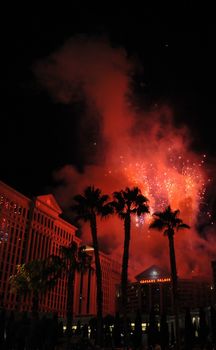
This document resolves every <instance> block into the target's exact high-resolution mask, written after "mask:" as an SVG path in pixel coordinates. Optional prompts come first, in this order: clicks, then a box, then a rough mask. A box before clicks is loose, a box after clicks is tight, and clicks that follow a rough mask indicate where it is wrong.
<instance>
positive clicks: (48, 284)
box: [9, 255, 62, 317]
mask: <svg viewBox="0 0 216 350" xmlns="http://www.w3.org/2000/svg"><path fill="white" fill-rule="evenodd" d="M61 268H62V267H61V259H60V258H59V257H58V256H53V255H51V256H49V257H48V258H46V259H45V260H34V261H31V262H28V263H26V264H22V265H17V273H16V274H15V275H12V276H10V280H9V281H10V285H11V291H12V292H13V291H15V292H16V291H18V292H20V293H21V294H26V293H32V315H33V317H35V316H36V315H37V314H38V309H39V298H40V295H42V294H44V293H46V291H47V290H48V289H52V288H54V287H55V285H56V283H57V281H58V278H59V277H60V275H61Z"/></svg>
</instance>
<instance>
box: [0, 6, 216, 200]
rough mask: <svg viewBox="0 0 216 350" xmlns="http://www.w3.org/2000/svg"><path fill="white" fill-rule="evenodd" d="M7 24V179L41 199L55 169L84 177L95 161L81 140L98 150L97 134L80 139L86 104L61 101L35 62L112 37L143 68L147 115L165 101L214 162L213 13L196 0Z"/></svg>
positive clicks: (142, 104)
mask: <svg viewBox="0 0 216 350" xmlns="http://www.w3.org/2000/svg"><path fill="white" fill-rule="evenodd" d="M3 17H4V18H3V27H4V31H3V41H2V43H1V47H2V58H3V65H2V75H1V96H2V103H1V138H0V142H1V175H0V178H1V180H2V181H4V182H6V183H7V184H9V185H10V186H12V187H14V188H16V189H17V190H18V191H21V192H22V193H24V194H26V195H28V196H32V195H36V194H42V193H44V192H48V191H50V190H52V186H54V185H55V183H54V181H53V175H52V174H53V171H55V170H56V169H60V168H61V167H62V166H64V165H65V164H73V165H75V167H76V168H77V169H78V170H79V171H81V172H82V170H83V168H84V166H85V164H88V157H87V154H86V152H84V151H83V149H82V147H80V143H82V141H83V139H84V138H85V140H86V143H88V142H89V144H91V141H92V140H93V139H94V138H95V137H96V134H97V127H96V126H94V127H93V128H92V130H91V129H90V130H89V132H88V133H87V132H86V134H85V135H81V132H80V125H81V123H82V116H83V115H84V114H85V113H86V106H85V103H84V102H83V100H82V99H80V100H79V99H78V100H76V101H75V102H73V103H71V104H67V105H65V104H63V103H60V102H58V101H54V100H53V99H52V97H51V96H50V95H49V93H48V92H47V91H46V90H45V89H43V88H42V87H41V86H40V84H39V83H38V80H37V79H36V77H35V74H34V73H33V66H34V65H35V63H37V62H38V61H39V60H42V59H44V58H46V57H47V56H48V55H50V54H52V53H53V52H55V51H56V50H58V49H59V48H60V47H61V46H62V45H63V44H64V42H65V41H66V40H68V39H70V38H73V37H74V36H76V35H80V34H82V35H84V36H85V37H86V38H88V37H97V36H101V35H103V36H106V37H107V38H108V40H109V41H110V45H111V46H112V47H113V48H121V47H122V48H124V49H125V50H126V53H127V56H128V58H129V59H136V60H137V61H139V66H140V67H142V69H141V68H140V69H137V71H135V72H134V74H133V76H132V78H131V89H133V93H134V96H136V99H137V104H138V105H139V108H143V109H144V110H150V109H151V108H152V107H153V106H154V105H157V104H160V103H161V102H166V103H167V104H168V105H169V106H171V108H172V109H173V111H174V117H175V123H176V125H177V126H178V125H181V124H182V123H186V124H187V125H188V127H189V129H190V131H191V134H192V137H193V148H194V150H197V151H198V152H201V153H207V154H208V156H209V158H210V159H211V161H213V162H214V159H215V157H216V147H215V146H216V137H215V128H214V127H213V121H214V117H215V115H214V114H215V113H214V108H213V98H212V95H213V90H212V83H211V82H212V80H213V78H212V73H213V66H214V63H213V58H212V54H213V45H214V38H213V26H212V23H211V21H210V20H209V18H208V13H207V12H206V11H205V9H203V8H197V5H196V7H194V6H192V5H190V4H189V3H188V2H187V5H185V6H184V5H183V4H181V7H175V8H174V7H173V5H172V6H170V4H169V5H167V6H165V5H164V4H163V5H160V6H158V5H155V7H154V6H151V5H144V8H141V7H140V5H132V4H130V5H124V7H121V8H119V9H118V8H106V6H105V5H104V4H103V6H102V5H101V6H100V7H96V6H94V5H86V4H83V6H81V3H80V4H79V5H73V6H72V9H71V10H69V9H67V8H66V7H65V8H63V6H61V8H60V7H58V8H52V10H51V11H50V12H46V13H45V12H44V11H43V10H42V9H34V8H32V9H25V12H24V9H22V8H17V9H15V8H14V9H13V11H11V9H10V10H6V11H5V13H4V12H3ZM206 21H207V22H206ZM71 115H75V116H77V117H76V118H73V119H72V118H71ZM89 147H90V146H89Z"/></svg>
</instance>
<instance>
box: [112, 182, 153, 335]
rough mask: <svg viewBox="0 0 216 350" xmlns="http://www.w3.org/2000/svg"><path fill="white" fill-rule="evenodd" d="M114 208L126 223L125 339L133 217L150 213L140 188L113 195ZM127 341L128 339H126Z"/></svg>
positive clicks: (122, 277)
mask: <svg viewBox="0 0 216 350" xmlns="http://www.w3.org/2000/svg"><path fill="white" fill-rule="evenodd" d="M113 198H114V200H113V202H112V206H113V207H114V210H115V212H116V214H117V215H118V216H119V218H120V219H121V220H123V221H124V251H123V257H122V273H121V308H122V309H121V311H122V313H123V320H124V338H125V336H126V334H125V333H126V322H127V321H126V320H127V286H128V260H129V246H130V236H131V216H132V215H138V216H140V215H142V214H145V213H148V212H149V208H148V205H147V202H148V199H147V198H146V197H144V196H143V195H142V193H141V191H140V189H139V188H138V187H134V188H132V189H130V188H128V187H126V188H125V190H121V191H119V192H114V193H113ZM125 340H126V339H125Z"/></svg>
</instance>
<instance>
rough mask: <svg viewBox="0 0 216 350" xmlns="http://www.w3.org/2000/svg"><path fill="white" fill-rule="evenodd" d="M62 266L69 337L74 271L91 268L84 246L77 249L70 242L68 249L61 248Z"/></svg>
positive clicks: (75, 245) (89, 258)
mask: <svg viewBox="0 0 216 350" xmlns="http://www.w3.org/2000/svg"><path fill="white" fill-rule="evenodd" d="M61 252H62V255H63V261H62V266H63V269H64V270H65V272H66V274H67V334H68V337H70V335H71V329H72V322H73V300H74V278H75V271H80V270H86V269H88V268H90V266H91V256H89V255H88V254H87V253H86V252H85V246H81V247H78V246H77V243H76V242H74V241H73V242H71V244H70V245H69V246H68V247H65V246H62V247H61Z"/></svg>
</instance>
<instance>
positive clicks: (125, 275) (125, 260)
mask: <svg viewBox="0 0 216 350" xmlns="http://www.w3.org/2000/svg"><path fill="white" fill-rule="evenodd" d="M130 229H131V218H130V214H127V215H126V217H125V220H124V231H125V237H124V252H123V257H122V275H121V300H122V305H121V307H122V312H123V325H124V345H125V346H127V339H126V336H127V285H128V259H129V245H130Z"/></svg>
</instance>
